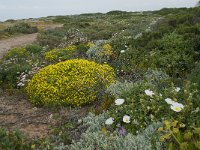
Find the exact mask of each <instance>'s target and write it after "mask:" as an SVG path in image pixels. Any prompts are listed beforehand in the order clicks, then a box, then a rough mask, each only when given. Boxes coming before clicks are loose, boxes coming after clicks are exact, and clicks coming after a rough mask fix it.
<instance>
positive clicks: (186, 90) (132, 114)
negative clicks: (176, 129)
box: [110, 82, 197, 133]
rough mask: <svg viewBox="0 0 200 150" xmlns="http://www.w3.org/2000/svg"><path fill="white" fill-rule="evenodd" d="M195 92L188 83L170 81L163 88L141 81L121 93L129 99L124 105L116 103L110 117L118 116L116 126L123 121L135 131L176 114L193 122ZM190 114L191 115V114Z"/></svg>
mask: <svg viewBox="0 0 200 150" xmlns="http://www.w3.org/2000/svg"><path fill="white" fill-rule="evenodd" d="M194 94H195V92H194V91H191V90H190V85H189V84H187V83H186V84H185V85H184V86H183V87H177V86H175V85H174V84H173V83H170V85H168V86H166V88H164V89H160V90H159V89H158V88H156V87H155V86H153V85H152V84H151V83H145V82H143V83H142V82H141V83H140V82H138V83H135V84H134V85H132V86H131V88H129V89H127V91H126V90H122V91H121V94H120V95H117V96H118V97H120V98H122V99H125V101H124V102H123V103H122V104H121V105H115V104H113V106H112V107H111V110H110V117H112V118H114V119H115V121H114V122H113V126H115V125H117V124H120V125H121V126H123V127H124V128H125V129H126V130H127V131H128V132H131V133H136V132H137V131H138V130H140V129H141V128H146V127H147V126H148V125H149V124H151V123H152V122H155V121H162V120H166V119H169V118H172V117H173V118H174V119H177V120H178V121H181V122H184V123H189V122H190V121H189V120H191V121H192V119H191V118H194V114H193V113H194V112H193V113H192V110H193V109H194V108H193V100H194V99H193V95H194ZM118 97H117V98H118ZM195 109H197V108H195ZM195 114H196V113H195ZM188 115H190V116H191V118H188V117H187V116H188ZM196 115H197V114H196ZM192 116H193V117H192ZM195 120H196V119H195ZM191 123H192V122H191ZM196 123H197V120H196V121H195V123H194V122H193V124H194V125H195V124H196Z"/></svg>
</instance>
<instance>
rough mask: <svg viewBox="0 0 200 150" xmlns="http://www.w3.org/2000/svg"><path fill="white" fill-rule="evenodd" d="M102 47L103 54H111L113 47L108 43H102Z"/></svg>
mask: <svg viewBox="0 0 200 150" xmlns="http://www.w3.org/2000/svg"><path fill="white" fill-rule="evenodd" d="M102 49H103V54H104V55H105V56H111V55H112V54H113V48H112V46H111V45H110V44H103V46H102Z"/></svg>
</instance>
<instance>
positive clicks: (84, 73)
mask: <svg viewBox="0 0 200 150" xmlns="http://www.w3.org/2000/svg"><path fill="white" fill-rule="evenodd" d="M114 81H115V74H114V70H113V68H111V67H110V66H108V65H107V64H104V65H100V64H97V63H95V62H92V61H88V60H84V59H71V60H67V61H64V62H60V63H58V64H54V65H49V66H47V67H45V68H43V69H41V70H40V71H39V72H38V73H37V74H35V75H34V76H33V78H32V80H30V81H29V83H28V86H27V88H26V90H27V93H28V95H29V98H30V101H31V102H32V103H34V104H36V105H44V104H56V105H57V104H59V105H62V104H70V105H73V106H81V105H84V104H87V103H91V102H93V101H95V100H96V99H97V97H98V94H100V93H101V92H102V90H104V89H105V88H107V87H108V86H109V85H110V84H111V83H113V82H114Z"/></svg>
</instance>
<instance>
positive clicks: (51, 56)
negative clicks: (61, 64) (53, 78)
mask: <svg viewBox="0 0 200 150" xmlns="http://www.w3.org/2000/svg"><path fill="white" fill-rule="evenodd" d="M76 49H77V47H76V46H75V45H70V46H67V47H65V48H61V49H52V50H50V51H48V52H46V53H45V60H46V61H48V62H57V61H59V60H62V61H63V60H67V59H70V58H71V56H72V54H73V51H75V50H76Z"/></svg>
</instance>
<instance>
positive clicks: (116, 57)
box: [0, 7, 200, 150]
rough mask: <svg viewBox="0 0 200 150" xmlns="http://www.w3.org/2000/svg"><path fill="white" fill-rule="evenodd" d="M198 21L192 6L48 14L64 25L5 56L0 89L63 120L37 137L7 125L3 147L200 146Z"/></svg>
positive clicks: (190, 149)
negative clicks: (17, 95) (17, 93)
mask: <svg viewBox="0 0 200 150" xmlns="http://www.w3.org/2000/svg"><path fill="white" fill-rule="evenodd" d="M199 16H200V8H199V7H196V8H180V9H162V10H159V11H153V12H124V11H111V12H108V13H106V14H102V13H96V14H81V15H74V16H56V17H49V18H47V20H52V21H53V22H55V23H62V24H64V26H63V27H61V28H55V29H49V30H43V31H39V35H38V40H37V42H36V43H35V44H31V45H27V46H24V47H18V48H13V49H11V50H10V51H9V52H8V53H7V54H6V55H4V57H3V58H2V59H1V62H0V87H1V89H3V91H6V92H8V91H9V92H10V91H20V92H21V93H24V95H25V96H26V101H27V103H30V104H31V105H32V107H34V109H40V108H46V109H48V110H49V111H50V110H51V111H54V112H55V113H58V115H57V116H56V115H54V114H53V113H51V114H50V115H49V116H47V118H49V120H52V119H55V120H57V122H56V124H55V125H54V126H53V125H52V126H51V127H49V128H50V129H51V132H50V134H49V136H47V137H45V138H38V137H37V138H36V139H29V137H26V136H24V135H23V134H22V133H21V132H20V131H19V132H18V131H15V130H12V129H11V130H6V129H3V128H2V129H1V130H0V148H2V149H56V150H65V149H66V150H68V149H72V150H73V149H74V150H78V149H84V150H94V149H100V150H110V149H111V150H115V149H120V150H126V149H127V150H136V149H144V150H151V149H158V150H159V149H170V150H176V149H180V150H186V149H187V150H196V149H197V150H198V149H200V105H199V98H200V92H199V90H200V79H199V72H200V68H199V64H200V62H199V58H200V55H199V54H200V53H199V50H200V34H199V33H200V17H199ZM44 20H45V19H44ZM14 93H15V92H14ZM0 108H1V107H0ZM0 115H1V112H0ZM62 115H63V116H64V117H62V119H60V117H58V116H62ZM0 117H1V116H0ZM58 118H59V119H58ZM33 119H34V118H33ZM0 125H1V124H0ZM3 140H6V142H2V141H3Z"/></svg>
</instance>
